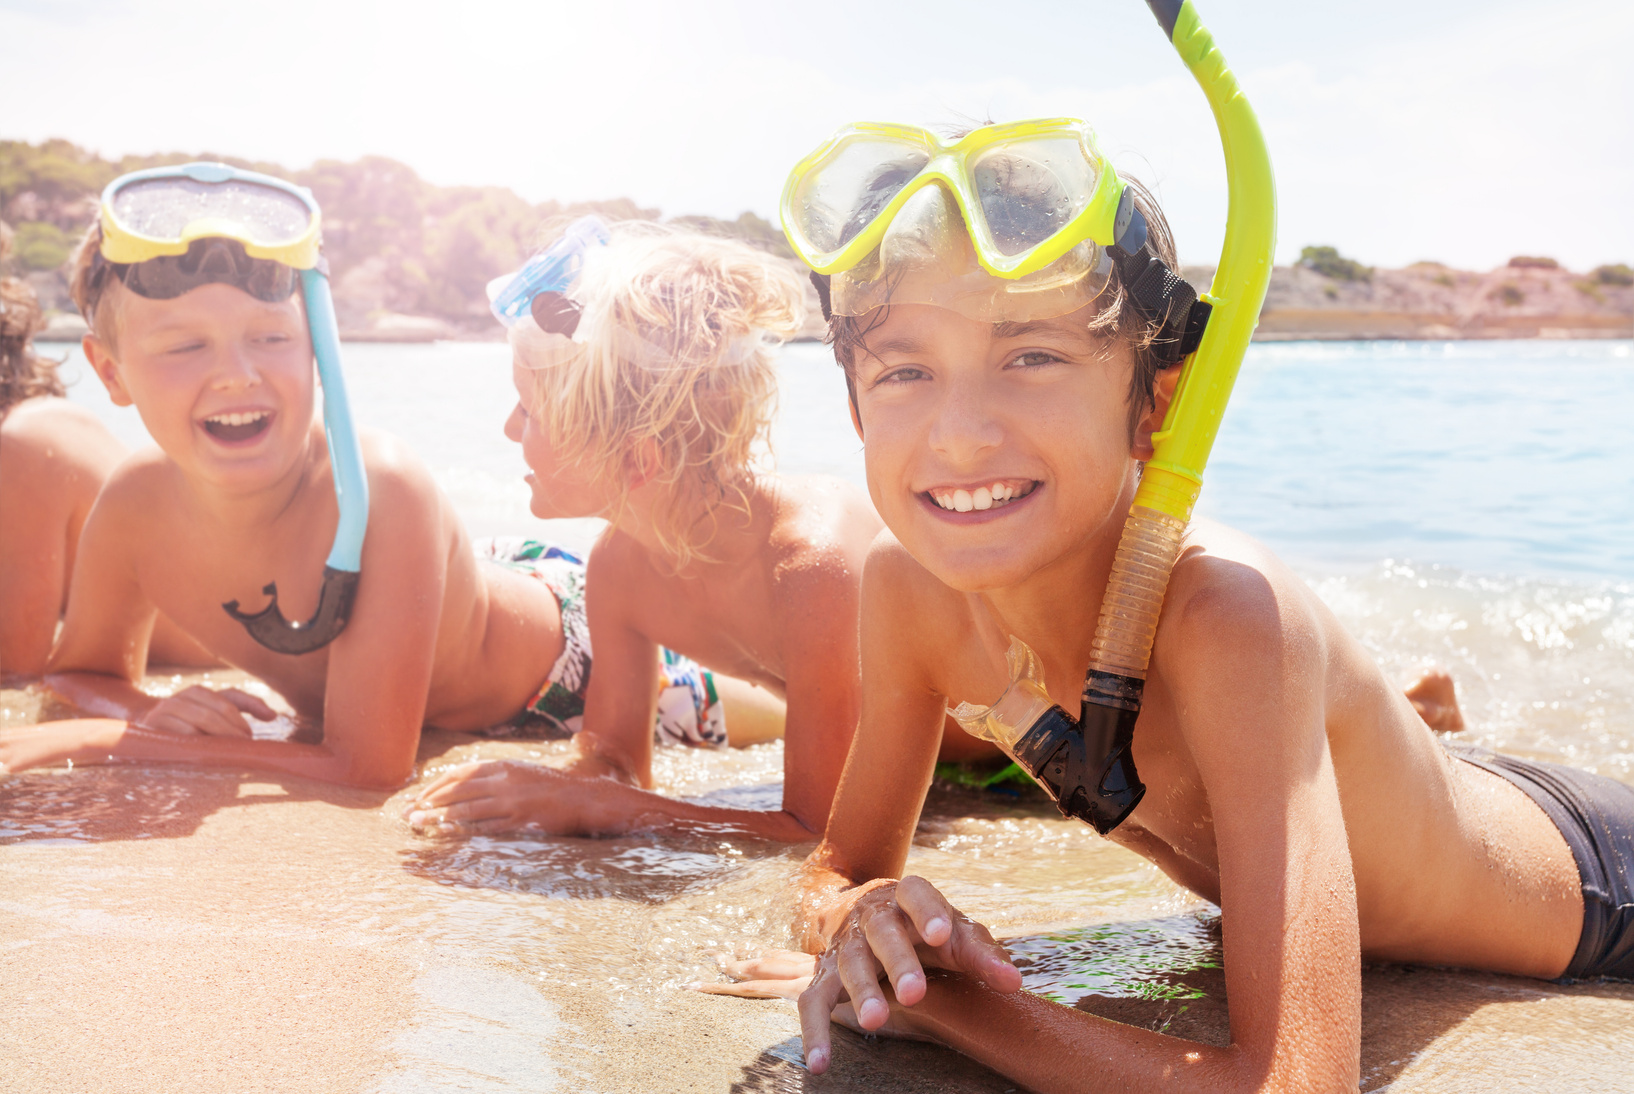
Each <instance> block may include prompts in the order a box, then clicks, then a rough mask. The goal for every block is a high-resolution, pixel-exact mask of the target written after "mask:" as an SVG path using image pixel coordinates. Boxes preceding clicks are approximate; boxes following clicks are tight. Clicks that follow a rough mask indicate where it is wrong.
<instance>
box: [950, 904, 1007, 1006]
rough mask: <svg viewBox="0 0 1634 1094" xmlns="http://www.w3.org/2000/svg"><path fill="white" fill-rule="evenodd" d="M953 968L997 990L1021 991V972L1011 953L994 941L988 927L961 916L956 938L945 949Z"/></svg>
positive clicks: (956, 925) (957, 924)
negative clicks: (1011, 958)
mask: <svg viewBox="0 0 1634 1094" xmlns="http://www.w3.org/2000/svg"><path fill="white" fill-rule="evenodd" d="M945 950H946V952H947V954H948V956H949V957H950V958H951V959H952V962H953V966H954V968H957V969H959V970H961V971H964V972H966V973H969V974H970V975H971V976H974V977H975V978H976V979H978V980H980V981H981V982H982V983H984V984H986V985H987V986H988V987H990V988H992V989H993V990H994V991H1000V992H1012V991H1018V990H1020V988H1021V970H1020V969H1018V968H1016V967H1015V965H1014V964H1013V963H1012V962H1011V960H1010V952H1009V951H1008V950H1006V949H1005V948H1004V947H1003V946H1001V945H999V944H998V943H997V942H995V941H993V936H992V934H991V933H990V932H989V931H988V930H987V928H986V927H984V926H982V925H981V924H980V923H977V922H976V921H975V920H973V919H970V918H969V917H967V916H963V915H961V916H959V917H958V922H957V923H956V924H955V927H954V931H953V938H952V939H951V940H950V941H949V943H948V945H947V946H946V947H945Z"/></svg>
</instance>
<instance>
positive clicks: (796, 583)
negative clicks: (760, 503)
mask: <svg viewBox="0 0 1634 1094" xmlns="http://www.w3.org/2000/svg"><path fill="white" fill-rule="evenodd" d="M881 527H882V525H881V523H880V520H879V517H878V516H876V515H875V513H874V507H873V505H872V504H871V503H870V502H869V500H868V497H867V495H866V494H864V493H863V492H862V491H861V490H858V489H857V488H856V487H855V486H853V485H852V484H850V483H848V482H845V481H844V480H842V479H837V478H833V477H832V476H828V475H801V476H795V477H789V478H780V479H779V482H778V491H777V510H776V516H775V518H774V519H773V521H772V526H771V528H770V530H769V534H768V537H767V548H768V550H769V552H770V555H771V557H770V562H771V565H772V573H773V578H774V580H775V581H776V583H777V584H778V586H779V587H780V588H784V587H791V588H793V587H800V586H809V587H831V586H832V585H834V584H835V583H836V582H840V583H843V584H845V585H846V586H847V587H853V588H854V587H857V586H858V584H859V581H860V576H861V568H862V565H863V563H864V560H865V559H866V558H867V553H868V550H869V547H870V545H871V544H872V543H873V540H874V537H875V536H876V535H877V534H878V533H879V530H880V528H881Z"/></svg>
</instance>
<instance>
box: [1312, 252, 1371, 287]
mask: <svg viewBox="0 0 1634 1094" xmlns="http://www.w3.org/2000/svg"><path fill="white" fill-rule="evenodd" d="M1299 265H1301V266H1304V267H1305V268H1306V269H1308V270H1314V271H1316V272H1317V273H1319V274H1321V275H1322V276H1323V277H1331V278H1333V279H1334V280H1335V281H1372V280H1373V267H1371V266H1364V265H1362V264H1361V263H1360V262H1357V261H1356V260H1355V259H1353V258H1346V257H1344V256H1343V255H1341V254H1340V253H1339V249H1338V248H1337V247H1306V248H1305V249H1304V250H1302V251H1300V252H1299Z"/></svg>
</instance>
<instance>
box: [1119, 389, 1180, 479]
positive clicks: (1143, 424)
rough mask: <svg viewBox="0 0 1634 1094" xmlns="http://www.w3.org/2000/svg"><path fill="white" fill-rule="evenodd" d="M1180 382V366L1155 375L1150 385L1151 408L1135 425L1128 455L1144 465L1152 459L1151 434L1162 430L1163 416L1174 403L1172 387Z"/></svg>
mask: <svg viewBox="0 0 1634 1094" xmlns="http://www.w3.org/2000/svg"><path fill="white" fill-rule="evenodd" d="M1179 382H1180V366H1179V365H1170V366H1169V367H1168V368H1166V369H1164V370H1163V371H1162V372H1159V373H1158V374H1157V379H1156V380H1155V381H1154V382H1153V384H1152V408H1151V409H1150V410H1148V411H1147V412H1146V415H1145V416H1144V417H1142V418H1141V420H1140V421H1139V422H1138V423H1136V425H1135V440H1134V443H1133V444H1132V445H1131V446H1130V449H1129V454H1130V455H1131V456H1133V457H1135V459H1137V460H1140V461H1141V462H1142V463H1145V462H1146V461H1147V460H1149V459H1151V458H1152V455H1153V449H1152V434H1153V433H1156V432H1157V431H1158V430H1160V429H1162V428H1163V416H1164V415H1165V414H1167V413H1168V412H1169V404H1170V403H1172V402H1173V401H1174V387H1175V385H1176V384H1178V383H1179Z"/></svg>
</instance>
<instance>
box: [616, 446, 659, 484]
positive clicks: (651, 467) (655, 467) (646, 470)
mask: <svg viewBox="0 0 1634 1094" xmlns="http://www.w3.org/2000/svg"><path fill="white" fill-rule="evenodd" d="M662 467H663V461H662V460H660V459H659V458H658V442H657V441H655V440H653V439H652V438H651V437H648V438H647V439H646V440H644V441H640V442H638V443H636V444H635V445H633V446H632V447H631V448H630V449H629V450H628V451H627V452H626V453H625V454H624V473H625V475H626V476H628V478H629V487H630V489H631V490H639V489H640V488H641V487H643V486H645V485H646V484H647V483H649V482H651V481H652V480H653V479H654V478H656V477H657V476H658V472H659V471H660V470H661V469H662Z"/></svg>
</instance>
